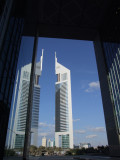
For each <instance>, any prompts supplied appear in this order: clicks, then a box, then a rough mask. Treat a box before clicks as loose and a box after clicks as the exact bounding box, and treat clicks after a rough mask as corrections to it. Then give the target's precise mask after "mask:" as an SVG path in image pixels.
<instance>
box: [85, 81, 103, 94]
mask: <svg viewBox="0 0 120 160" xmlns="http://www.w3.org/2000/svg"><path fill="white" fill-rule="evenodd" d="M88 86H89V87H88V88H87V89H86V90H85V92H93V91H95V90H98V89H99V88H100V83H99V81H96V82H91V83H89V84H88Z"/></svg>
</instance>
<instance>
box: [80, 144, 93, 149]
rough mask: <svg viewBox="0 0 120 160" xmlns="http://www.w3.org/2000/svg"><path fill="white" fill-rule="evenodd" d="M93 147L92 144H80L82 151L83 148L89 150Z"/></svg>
mask: <svg viewBox="0 0 120 160" xmlns="http://www.w3.org/2000/svg"><path fill="white" fill-rule="evenodd" d="M90 147H91V144H90V143H80V144H79V148H80V149H81V148H85V149H87V148H90Z"/></svg>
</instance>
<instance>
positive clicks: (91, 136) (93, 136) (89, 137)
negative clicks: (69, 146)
mask: <svg viewBox="0 0 120 160" xmlns="http://www.w3.org/2000/svg"><path fill="white" fill-rule="evenodd" d="M95 137H97V135H88V136H86V138H88V139H91V138H95Z"/></svg>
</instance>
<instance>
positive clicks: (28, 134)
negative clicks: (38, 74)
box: [23, 34, 38, 160]
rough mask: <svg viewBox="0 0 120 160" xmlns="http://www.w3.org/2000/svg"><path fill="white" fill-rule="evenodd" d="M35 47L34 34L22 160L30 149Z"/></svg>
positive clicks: (24, 159)
mask: <svg viewBox="0 0 120 160" xmlns="http://www.w3.org/2000/svg"><path fill="white" fill-rule="evenodd" d="M37 45H38V35H37V34H36V36H35V38H34V47H33V57H32V67H31V75H30V86H29V97H28V108H27V118H26V130H25V141H24V151H23V160H26V159H27V158H28V157H29V147H30V140H31V119H32V103H33V102H32V100H33V87H34V80H35V66H36V55H37Z"/></svg>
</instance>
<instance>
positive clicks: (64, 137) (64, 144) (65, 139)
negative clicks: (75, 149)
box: [62, 134, 70, 148]
mask: <svg viewBox="0 0 120 160" xmlns="http://www.w3.org/2000/svg"><path fill="white" fill-rule="evenodd" d="M69 147H70V146H69V134H67V135H62V148H69Z"/></svg>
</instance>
